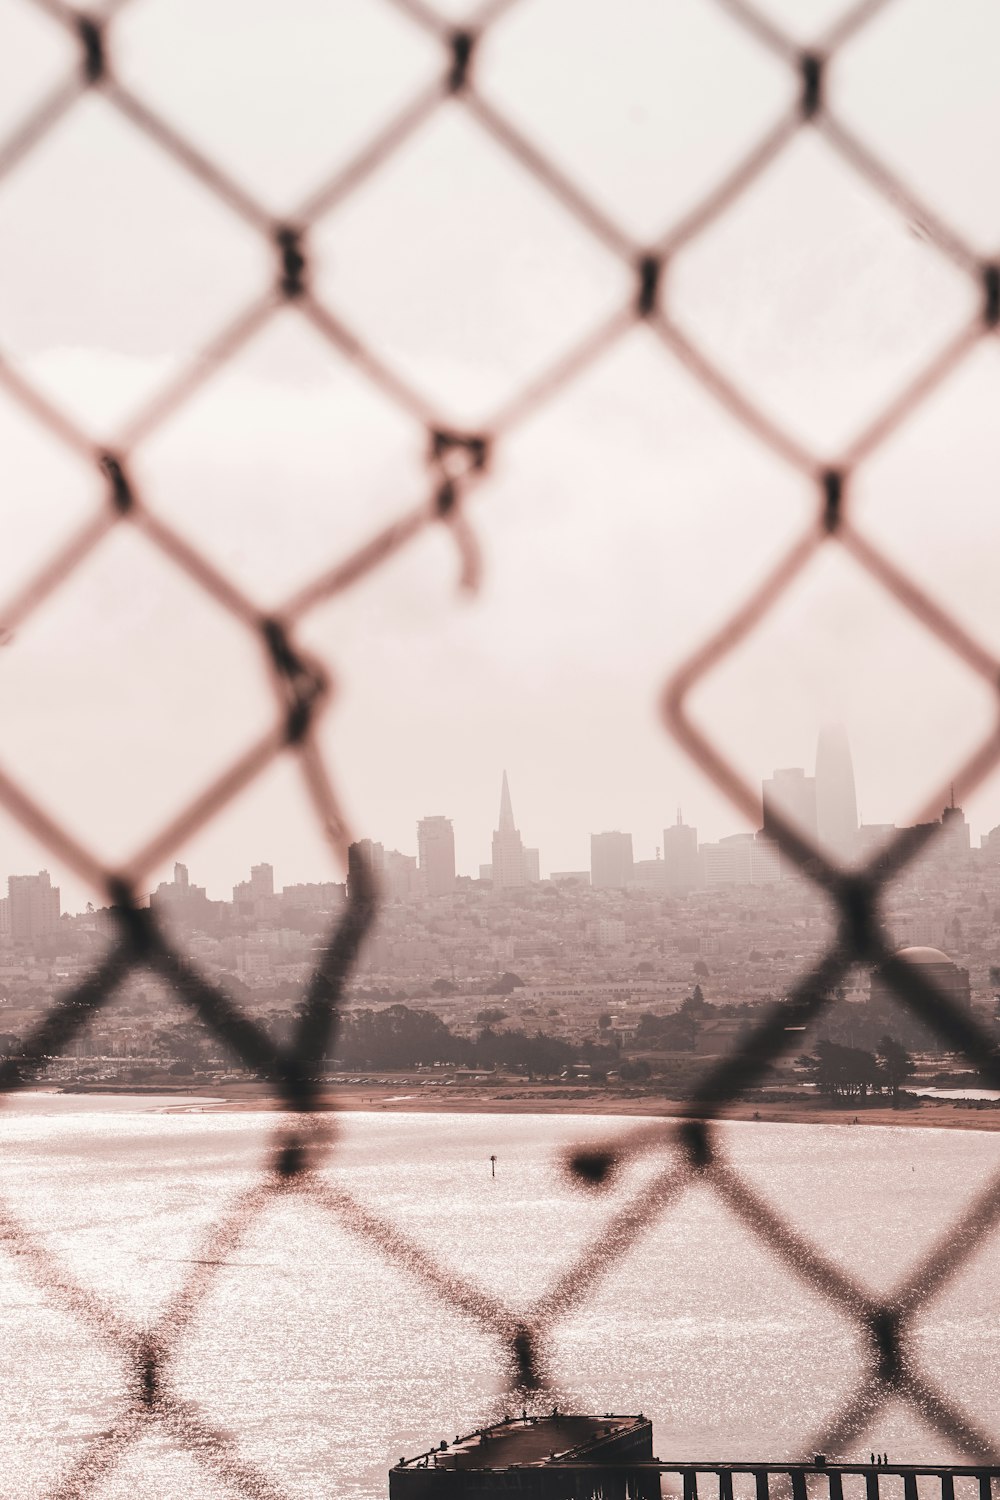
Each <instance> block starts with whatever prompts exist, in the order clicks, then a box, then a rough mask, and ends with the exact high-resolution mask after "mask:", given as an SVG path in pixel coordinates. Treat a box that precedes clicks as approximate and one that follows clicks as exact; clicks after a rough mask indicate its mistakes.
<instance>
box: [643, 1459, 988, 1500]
mask: <svg viewBox="0 0 1000 1500" xmlns="http://www.w3.org/2000/svg"><path fill="white" fill-rule="evenodd" d="M636 1467H637V1468H640V1467H641V1468H645V1469H657V1470H658V1471H659V1473H660V1474H662V1475H664V1476H671V1475H672V1476H675V1477H676V1478H677V1479H678V1480H679V1481H680V1494H681V1496H682V1497H683V1500H739V1496H738V1495H736V1496H734V1487H733V1480H734V1478H736V1477H740V1478H744V1479H746V1480H748V1481H750V1480H752V1482H753V1485H752V1490H751V1491H750V1494H751V1495H752V1500H775V1497H776V1496H777V1497H781V1500H785V1497H788V1496H790V1497H791V1500H825V1497H826V1496H828V1497H829V1500H861V1497H862V1484H863V1497H864V1500H887V1490H888V1492H889V1494H891V1495H892V1497H893V1500H896V1495H895V1494H894V1493H893V1489H894V1488H895V1489H896V1490H897V1491H898V1486H896V1487H891V1486H886V1485H885V1481H886V1480H887V1479H893V1478H894V1479H897V1480H902V1492H903V1500H955V1481H956V1479H958V1480H963V1479H964V1480H968V1481H970V1485H969V1495H968V1500H973V1496H975V1500H995V1496H996V1491H995V1489H994V1486H995V1485H996V1484H997V1483H1000V1468H994V1467H987V1466H980V1465H975V1464H964V1465H963V1464H892V1463H885V1464H857V1463H855V1464H849V1463H833V1462H830V1461H828V1460H826V1459H818V1460H814V1462H812V1463H802V1464H761V1463H714V1464H673V1463H660V1462H655V1463H652V1464H645V1465H637V1466H636ZM847 1476H852V1477H854V1478H856V1479H857V1480H858V1481H859V1482H858V1484H857V1485H856V1486H851V1487H849V1489H848V1493H847V1496H846V1497H845V1492H844V1479H845V1478H846V1477H847ZM972 1486H975V1489H973V1488H972ZM748 1500H749V1497H748Z"/></svg>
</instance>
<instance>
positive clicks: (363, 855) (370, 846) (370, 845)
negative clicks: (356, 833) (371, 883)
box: [347, 839, 385, 895]
mask: <svg viewBox="0 0 1000 1500" xmlns="http://www.w3.org/2000/svg"><path fill="white" fill-rule="evenodd" d="M365 867H367V873H368V875H369V876H372V877H374V880H375V883H376V885H379V884H381V880H382V873H383V871H384V869H385V845H384V844H376V843H375V842H374V841H373V840H372V839H358V841H357V843H356V844H350V845H348V849H347V894H348V895H351V894H352V892H354V891H355V890H356V889H357V888H358V887H359V886H362V885H364V886H367V884H368V881H367V880H365V879H364V874H365Z"/></svg>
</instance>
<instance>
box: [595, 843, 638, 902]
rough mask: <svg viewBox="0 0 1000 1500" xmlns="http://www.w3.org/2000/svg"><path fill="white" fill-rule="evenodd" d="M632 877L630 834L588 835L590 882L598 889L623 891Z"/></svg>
mask: <svg viewBox="0 0 1000 1500" xmlns="http://www.w3.org/2000/svg"><path fill="white" fill-rule="evenodd" d="M631 879H632V835H631V834H630V833H618V832H615V833H592V834H591V835H590V883H591V885H592V886H595V887H597V888H598V889H599V888H601V887H602V886H603V887H604V889H605V890H619V891H623V890H624V889H625V887H626V886H627V885H628V883H629V881H630V880H631Z"/></svg>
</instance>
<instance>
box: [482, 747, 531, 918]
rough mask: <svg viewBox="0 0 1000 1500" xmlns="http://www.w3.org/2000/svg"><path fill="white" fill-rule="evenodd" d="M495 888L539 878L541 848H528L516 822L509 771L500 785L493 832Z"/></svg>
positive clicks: (504, 888)
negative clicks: (508, 780) (498, 804)
mask: <svg viewBox="0 0 1000 1500" xmlns="http://www.w3.org/2000/svg"><path fill="white" fill-rule="evenodd" d="M492 871H493V888H494V890H509V889H512V888H513V887H515V886H520V885H529V884H531V883H532V882H533V881H535V880H537V879H538V851H537V849H525V847H524V845H523V843H522V842H521V835H520V833H519V832H518V830H517V825H516V823H515V822H514V808H513V806H512V804H511V800H510V786H509V785H508V782H507V772H506V771H504V773H503V783H502V785H501V787H500V826H499V827H498V828H497V829H496V830H495V831H494V834H493V866H492Z"/></svg>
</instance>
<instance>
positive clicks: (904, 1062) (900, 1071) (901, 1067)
mask: <svg viewBox="0 0 1000 1500" xmlns="http://www.w3.org/2000/svg"><path fill="white" fill-rule="evenodd" d="M876 1052H877V1055H878V1059H879V1061H880V1063H881V1064H882V1075H883V1077H884V1078H885V1081H886V1083H887V1084H888V1086H889V1092H890V1094H891V1095H892V1103H893V1108H895V1106H896V1105H897V1104H898V1103H899V1091H900V1089H901V1088H902V1086H903V1084H904V1083H905V1082H906V1080H907V1079H908V1078H911V1077H912V1076H913V1074H914V1073H915V1072H916V1064H915V1063H914V1061H913V1058H912V1057H911V1056H910V1054H909V1053H908V1052H907V1050H906V1048H905V1047H904V1046H902V1045H901V1043H899V1042H897V1041H896V1040H895V1039H894V1038H893V1037H891V1036H889V1035H888V1034H887V1035H885V1036H883V1037H882V1039H881V1041H880V1042H879V1044H878V1047H877V1049H876Z"/></svg>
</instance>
